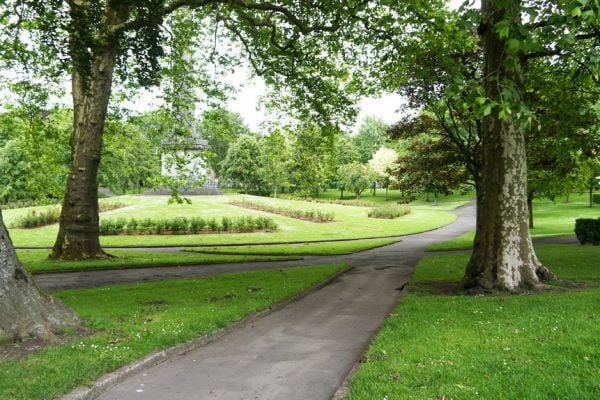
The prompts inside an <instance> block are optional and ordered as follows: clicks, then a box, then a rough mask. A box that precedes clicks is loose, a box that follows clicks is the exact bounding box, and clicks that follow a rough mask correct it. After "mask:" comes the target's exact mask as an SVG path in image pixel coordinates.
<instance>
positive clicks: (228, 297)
mask: <svg viewBox="0 0 600 400" xmlns="http://www.w3.org/2000/svg"><path fill="white" fill-rule="evenodd" d="M343 268H345V266H344V265H326V266H315V267H303V268H291V269H285V270H279V271H259V272H245V273H239V274H229V275H220V276H215V277H206V278H198V279H187V280H173V281H163V282H158V283H143V284H136V285H116V286H110V287H105V288H97V289H82V290H68V291H62V292H56V293H54V295H55V296H58V297H60V298H61V299H63V300H64V301H65V302H66V303H67V304H68V305H70V306H71V307H72V308H73V309H74V310H75V311H77V313H78V314H79V315H80V316H81V317H83V319H84V321H85V325H86V326H87V327H88V328H91V329H93V330H94V331H96V334H94V335H93V336H89V337H85V338H79V339H76V340H75V341H73V342H71V343H69V344H65V345H60V346H51V347H47V348H45V349H44V350H42V351H40V352H38V353H35V354H31V355H29V356H27V357H26V358H23V359H20V360H1V361H0V399H11V400H19V399H32V400H34V399H35V400H39V399H51V398H57V397H59V396H60V395H62V394H64V393H67V392H69V391H70V390H72V389H74V388H75V387H77V386H81V385H87V384H90V383H92V382H93V381H94V380H95V379H97V378H98V377H99V376H101V375H102V374H104V373H107V372H109V371H113V370H115V369H117V368H119V367H121V366H123V365H125V364H127V363H129V362H131V361H133V360H135V359H138V358H140V357H142V356H144V355H146V354H149V353H151V352H153V351H156V350H160V349H164V348H167V347H170V346H173V345H175V344H177V343H181V342H185V341H187V340H190V339H192V338H194V337H197V336H200V335H205V334H209V333H211V332H214V331H215V330H217V329H219V328H223V327H226V326H228V325H230V324H231V323H233V322H234V321H237V320H240V319H241V318H243V317H245V316H247V315H250V314H252V313H254V312H257V311H259V310H263V309H265V308H268V307H269V306H271V305H273V304H275V303H278V302H281V301H282V300H284V299H286V298H289V297H290V296H293V295H294V294H297V293H299V292H301V291H302V290H305V289H307V288H309V287H312V286H314V285H316V284H318V283H319V282H322V281H324V280H325V279H327V278H328V277H330V276H332V275H333V274H335V273H336V272H338V271H340V270H342V269H343Z"/></svg>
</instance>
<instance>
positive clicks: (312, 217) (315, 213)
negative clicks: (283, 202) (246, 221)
mask: <svg viewBox="0 0 600 400" xmlns="http://www.w3.org/2000/svg"><path fill="white" fill-rule="evenodd" d="M230 204H231V205H234V206H236V207H242V208H248V209H251V210H258V211H264V212H268V213H271V214H279V215H284V216H286V217H290V218H295V219H301V220H303V221H310V222H333V219H334V218H335V214H334V213H332V212H329V211H321V210H297V209H294V208H287V207H276V206H271V205H268V204H263V203H255V202H252V201H247V200H235V201H232V202H231V203H230Z"/></svg>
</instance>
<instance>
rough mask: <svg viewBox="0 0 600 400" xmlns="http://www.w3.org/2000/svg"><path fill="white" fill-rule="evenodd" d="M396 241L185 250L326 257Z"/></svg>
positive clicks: (380, 240) (192, 250) (358, 241)
mask: <svg viewBox="0 0 600 400" xmlns="http://www.w3.org/2000/svg"><path fill="white" fill-rule="evenodd" d="M397 241H398V240H397V239H370V240H357V241H352V242H328V243H302V244H278V245H264V246H227V247H218V246H216V247H207V248H204V247H203V248H189V249H186V250H187V251H191V252H198V253H215V254H240V255H250V254H254V255H273V256H275V255H298V256H309V255H310V256H313V255H314V256H328V255H338V254H351V253H356V252H358V251H363V250H368V249H372V248H375V247H380V246H385V245H388V244H392V243H396V242H397Z"/></svg>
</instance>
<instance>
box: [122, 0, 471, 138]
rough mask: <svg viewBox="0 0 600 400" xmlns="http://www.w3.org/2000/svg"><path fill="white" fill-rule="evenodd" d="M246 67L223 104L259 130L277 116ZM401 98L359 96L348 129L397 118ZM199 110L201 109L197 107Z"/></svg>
mask: <svg viewBox="0 0 600 400" xmlns="http://www.w3.org/2000/svg"><path fill="white" fill-rule="evenodd" d="M471 1H472V2H473V5H472V6H474V7H478V6H479V2H480V0H471ZM462 3H463V0H448V4H449V6H450V7H451V8H458V7H459V6H460V5H461V4H462ZM249 75H250V74H249V71H248V70H247V69H245V68H239V69H238V70H237V71H236V72H235V73H234V74H232V75H231V76H230V77H227V82H228V83H230V84H232V85H233V86H234V87H236V88H237V89H238V91H237V93H236V94H235V95H234V96H233V97H232V99H231V100H229V101H228V102H227V104H226V107H227V108H228V109H229V110H231V111H235V112H238V113H240V114H241V115H242V117H243V118H244V120H245V121H246V123H247V124H248V126H249V127H250V129H251V130H253V131H257V132H260V131H261V128H260V125H261V123H263V122H267V121H269V120H274V119H276V118H280V117H277V116H269V115H267V114H266V113H265V111H264V110H262V109H260V108H259V102H260V97H261V96H263V95H265V94H266V86H265V84H264V82H263V81H262V80H261V79H259V78H254V79H250V78H249ZM156 100H157V99H156V96H155V95H154V94H153V93H151V92H144V93H142V94H141V95H140V96H139V97H138V98H136V99H135V100H133V101H131V102H128V104H127V106H128V107H129V108H131V109H133V110H140V111H141V110H145V109H149V108H154V107H155V106H156ZM403 103H404V99H403V98H402V97H401V96H400V95H398V94H394V93H391V94H386V95H384V96H382V97H378V98H363V99H362V100H361V101H360V103H359V110H360V113H359V115H358V117H357V119H356V122H355V124H354V126H352V127H351V128H352V131H356V130H357V129H358V127H359V126H360V124H361V122H362V120H363V119H364V118H365V117H367V116H377V117H379V118H381V119H383V120H384V121H385V122H386V123H388V124H391V123H393V122H396V121H398V120H399V119H400V118H401V117H402V114H401V112H399V108H400V107H401V106H402V105H403ZM197 111H198V112H201V111H202V110H197Z"/></svg>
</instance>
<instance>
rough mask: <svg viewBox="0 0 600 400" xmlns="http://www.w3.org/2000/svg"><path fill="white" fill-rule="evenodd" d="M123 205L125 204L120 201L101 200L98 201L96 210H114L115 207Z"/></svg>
mask: <svg viewBox="0 0 600 400" xmlns="http://www.w3.org/2000/svg"><path fill="white" fill-rule="evenodd" d="M125 206H126V204H125V203H122V202H120V201H112V202H101V203H98V212H105V211H111V210H116V209H117V208H123V207H125Z"/></svg>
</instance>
